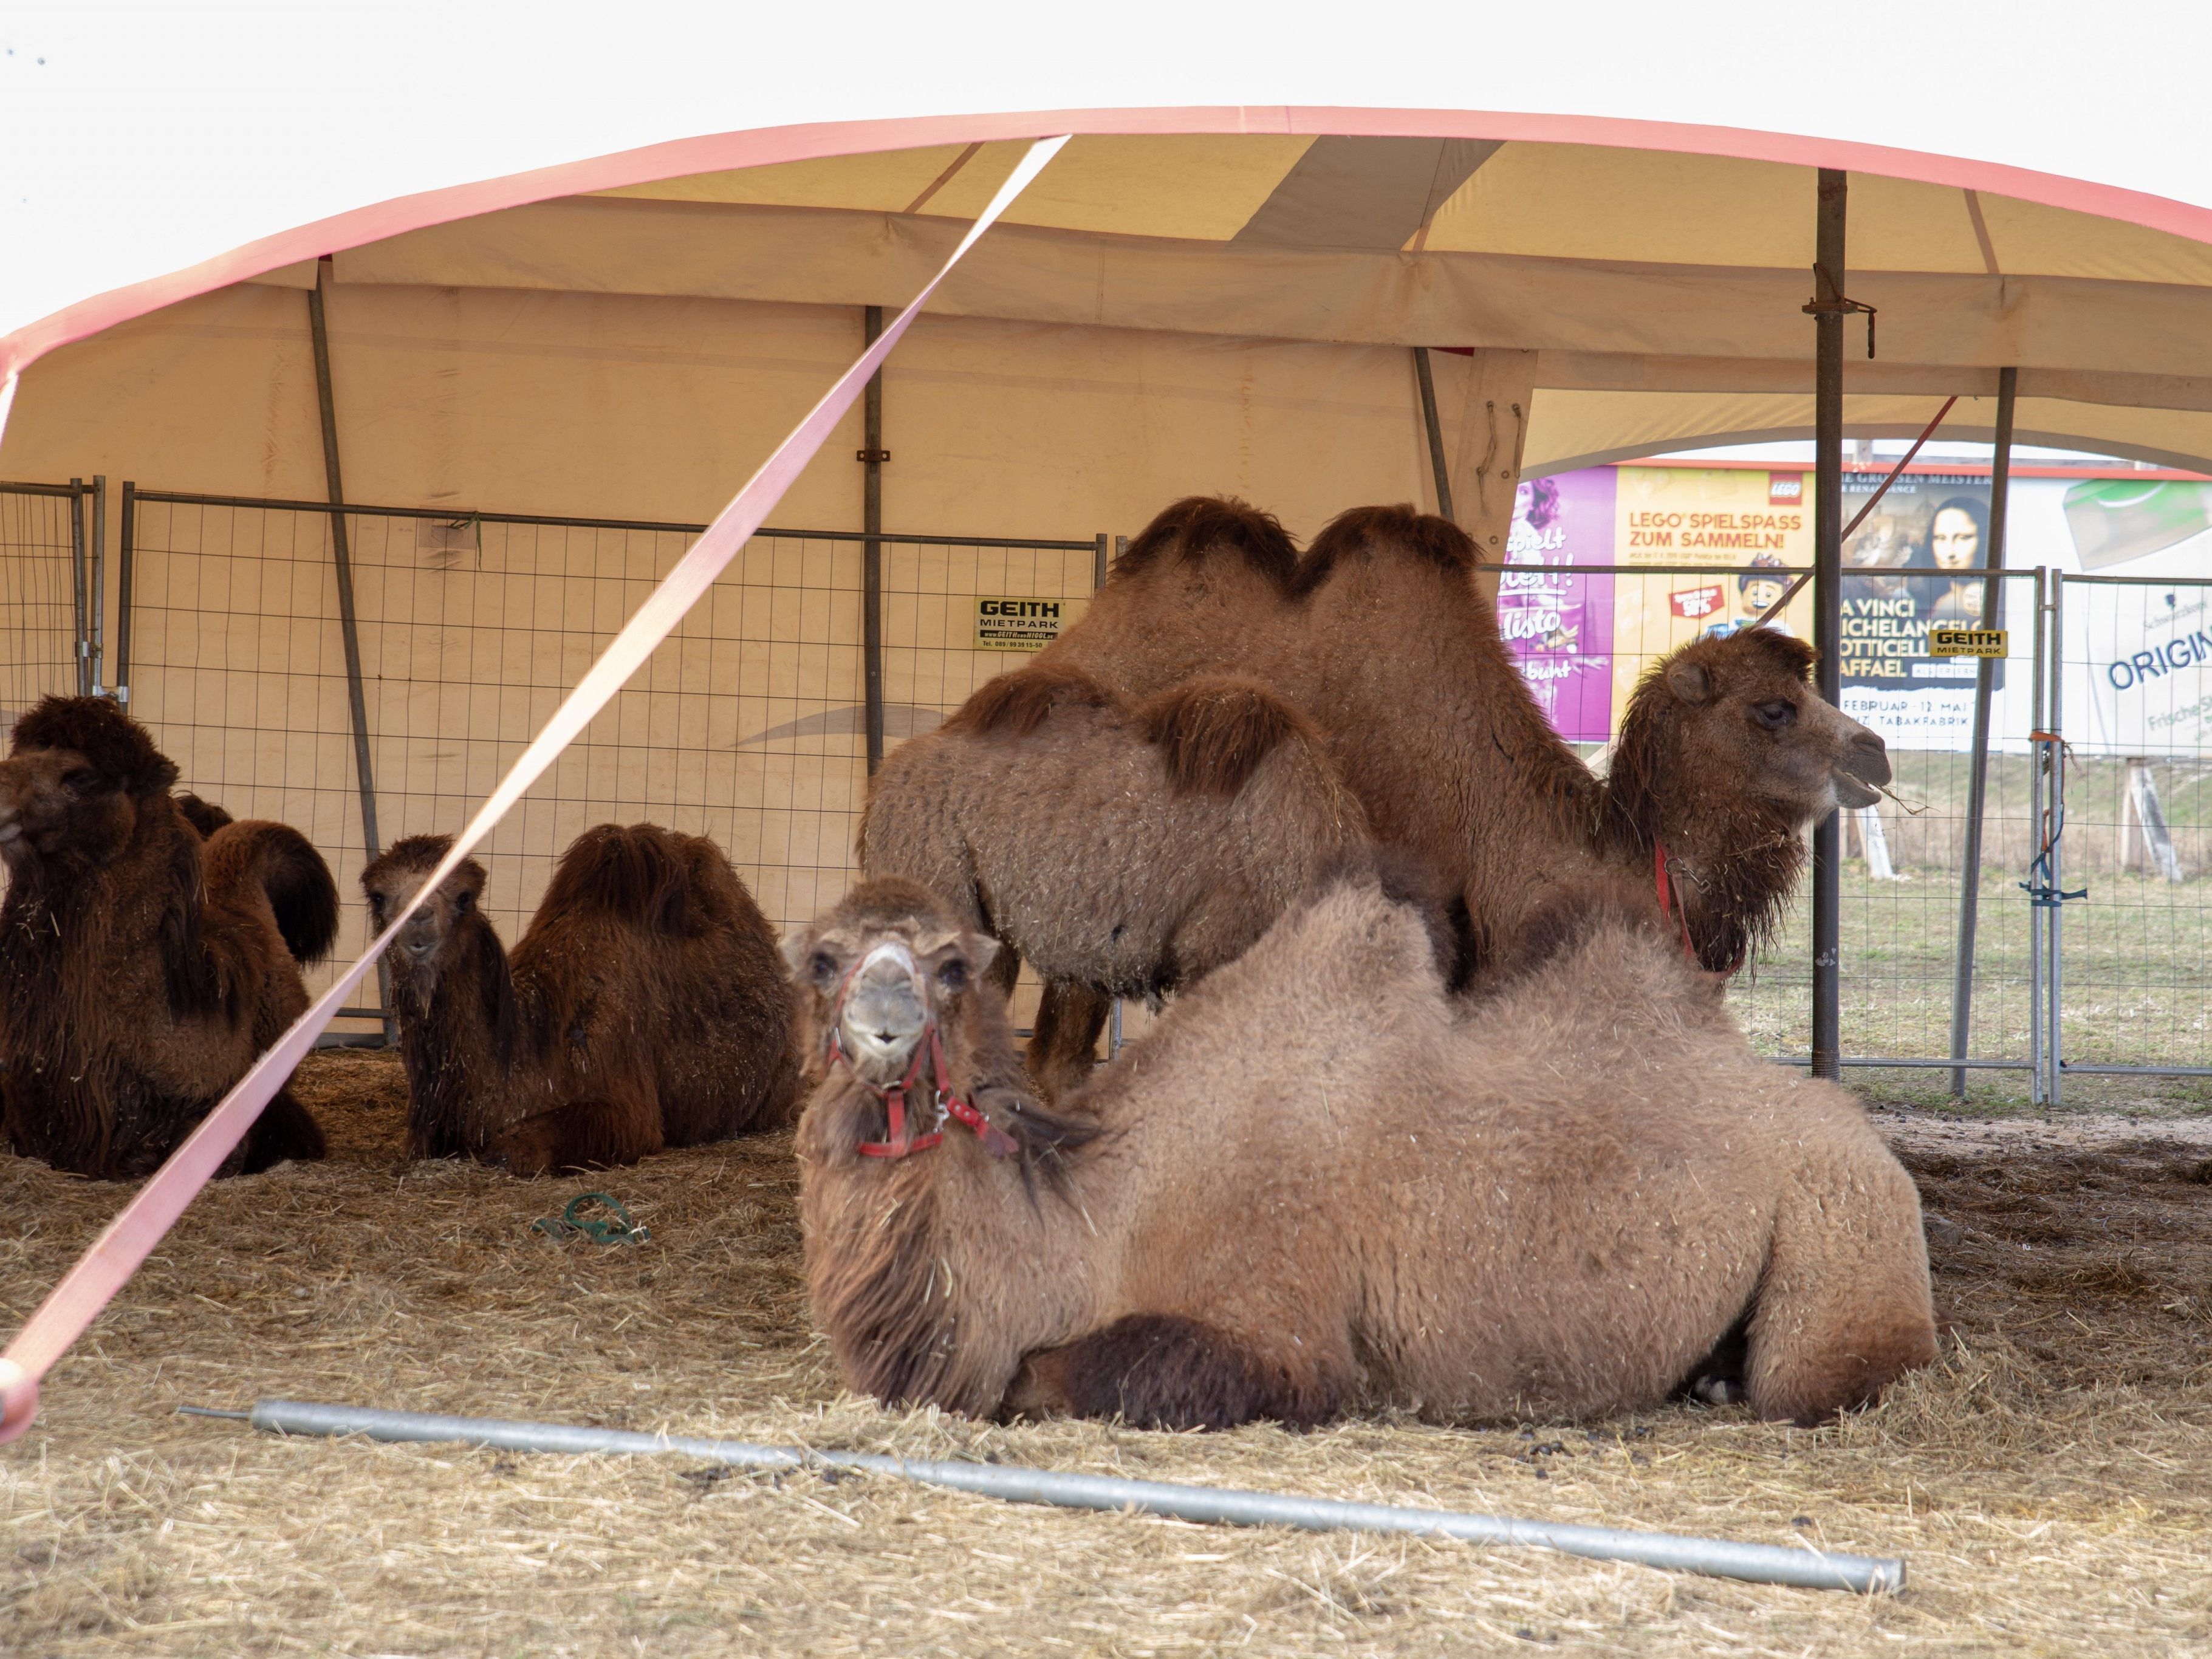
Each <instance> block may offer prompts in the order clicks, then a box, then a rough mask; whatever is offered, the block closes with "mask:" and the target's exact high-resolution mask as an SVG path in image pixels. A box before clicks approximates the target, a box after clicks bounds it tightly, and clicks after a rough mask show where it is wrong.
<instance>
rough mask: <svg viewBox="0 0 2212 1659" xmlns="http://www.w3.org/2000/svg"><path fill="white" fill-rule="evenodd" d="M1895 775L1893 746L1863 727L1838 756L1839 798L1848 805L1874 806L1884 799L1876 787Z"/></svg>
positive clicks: (1838, 799) (1841, 802)
mask: <svg viewBox="0 0 2212 1659" xmlns="http://www.w3.org/2000/svg"><path fill="white" fill-rule="evenodd" d="M1890 777H1891V771H1890V765H1889V745H1888V744H1885V743H1884V742H1883V741H1882V740H1881V735H1880V734H1879V733H1878V732H1869V731H1868V730H1867V729H1866V727H1864V726H1860V727H1859V728H1858V730H1857V732H1853V733H1852V734H1851V738H1850V742H1848V743H1846V744H1844V750H1843V753H1842V754H1840V755H1839V756H1838V757H1836V766H1835V771H1834V778H1835V786H1836V799H1837V801H1838V804H1839V805H1844V806H1849V807H1860V806H1871V805H1874V804H1875V802H1876V801H1877V800H1879V799H1881V793H1880V792H1879V790H1878V789H1877V788H1876V787H1875V786H1877V785H1880V784H1885V783H1887V782H1888V781H1889V780H1890Z"/></svg>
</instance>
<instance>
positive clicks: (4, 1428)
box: [0, 136, 1067, 1442]
mask: <svg viewBox="0 0 2212 1659" xmlns="http://www.w3.org/2000/svg"><path fill="white" fill-rule="evenodd" d="M1066 142H1067V139H1066V137H1065V136H1062V137H1057V138H1045V139H1041V140H1039V141H1038V142H1037V143H1035V144H1032V145H1031V146H1030V150H1029V154H1028V155H1025V156H1024V157H1023V158H1022V161H1021V164H1020V165H1019V166H1018V167H1015V169H1014V170H1013V172H1012V174H1011V175H1010V176H1009V177H1008V178H1007V179H1006V183H1005V184H1003V185H1000V187H999V192H998V194H997V195H995V196H994V197H992V198H991V204H990V205H989V206H988V207H987V208H985V209H984V210H983V215H982V216H981V218H979V219H978V220H976V221H975V223H974V224H972V225H970V226H969V228H968V234H966V235H964V236H963V237H962V238H961V239H960V245H959V246H957V247H956V248H954V249H953V250H952V257H951V258H949V259H947V260H946V261H945V264H944V265H943V267H942V268H941V269H940V270H939V271H938V273H937V275H936V276H933V277H931V278H930V279H929V284H928V286H927V287H926V288H924V289H922V290H921V293H920V294H918V295H915V299H914V301H913V303H912V304H910V305H908V307H907V308H906V309H905V310H904V311H902V312H901V313H899V314H898V317H897V319H896V320H895V321H894V322H893V323H892V324H891V325H890V327H889V328H887V329H885V330H884V331H883V333H882V335H881V336H879V337H878V338H877V340H876V342H875V343H874V344H872V345H871V346H870V347H869V348H868V349H867V350H866V351H865V352H863V353H862V354H861V356H860V361H859V362H856V363H854V365H853V366H852V368H848V369H847V370H846V371H845V373H844V374H843V376H842V378H841V379H840V380H838V381H837V383H836V385H835V386H831V387H830V388H829V392H827V393H826V394H825V395H824V396H823V399H822V401H821V402H820V403H818V404H815V406H814V408H813V410H812V412H811V413H810V414H809V415H808V416H807V417H806V418H805V420H803V421H801V422H799V425H798V427H797V428H796V429H794V430H793V433H792V434H791V435H790V436H789V437H787V438H786V439H785V440H784V441H783V442H782V443H781V445H780V446H778V447H777V449H776V451H775V453H774V454H772V455H770V456H769V458H768V459H767V461H766V462H765V463H763V465H762V466H761V469H760V471H757V472H756V473H754V474H753V476H752V477H751V478H750V480H749V481H747V483H746V484H745V487H744V489H740V490H739V491H738V493H737V495H736V497H735V498H734V499H733V500H732V501H731V502H730V504H729V505H728V506H727V507H724V508H723V509H722V511H721V513H720V515H719V516H718V517H717V518H716V519H715V520H714V523H712V524H711V525H709V526H707V529H706V532H705V533H704V534H702V536H701V537H700V538H699V539H698V540H697V541H696V542H694V543H693V544H691V547H690V550H689V551H687V552H686V553H685V554H684V556H683V558H682V559H680V560H678V562H677V565H676V568H674V569H673V570H671V571H670V572H669V573H668V574H667V575H666V576H665V577H664V578H663V579H662V580H661V583H660V586H658V587H656V588H654V589H653V592H652V593H651V594H650V595H649V596H648V597H647V599H646V601H645V603H644V604H643V605H640V606H639V607H638V610H637V613H636V614H635V616H633V617H631V618H630V619H629V623H626V624H625V625H624V626H623V630H622V632H621V633H619V634H617V635H615V637H614V641H613V642H612V643H611V644H610V645H609V646H608V647H607V648H606V650H605V653H602V654H601V656H600V658H599V660H598V661H597V662H596V663H594V664H592V669H591V671H590V672H589V673H587V674H586V675H585V676H584V678H583V680H582V682H581V683H580V684H578V685H577V687H576V689H575V690H573V691H571V692H570V693H569V694H568V697H567V698H566V699H565V700H564V701H563V702H562V704H561V706H560V708H557V709H556V710H555V711H554V714H553V718H552V719H551V720H548V721H547V722H546V723H545V729H544V731H542V732H539V733H538V736H537V738H535V739H534V740H533V741H532V744H531V745H530V746H529V748H527V749H526V750H523V752H522V757H521V758H520V760H518V761H516V762H515V763H514V766H513V769H511V770H510V771H509V772H508V773H507V775H506V776H505V777H504V778H502V779H501V781H500V783H499V787H497V788H495V789H494V790H493V791H492V793H491V795H490V797H489V799H487V800H486V801H485V802H484V804H483V806H482V807H481V808H480V809H478V811H477V815H476V817H474V818H472V819H471V820H470V822H469V826H468V828H467V829H464V830H463V831H462V832H461V833H460V835H459V836H458V837H456V838H455V840H454V842H453V847H452V849H451V850H450V851H448V852H447V854H446V856H445V859H444V860H443V861H442V862H441V863H440V864H439V866H438V867H437V868H436V869H435V870H434V871H433V872H431V873H430V878H429V879H428V881H426V882H424V883H423V884H422V886H421V887H419V888H418V889H417V890H416V895H415V897H414V898H413V899H412V900H410V902H408V903H407V904H406V905H405V906H404V908H402V909H401V910H400V912H399V913H398V915H395V916H394V917H393V918H392V921H391V924H390V925H389V926H388V927H386V928H385V930H384V932H383V933H381V934H380V935H378V937H377V938H376V939H374V941H372V942H371V943H370V945H369V947H368V950H367V951H364V952H363V953H362V956H361V957H360V958H359V959H358V960H357V961H356V962H355V963H353V964H352V965H351V966H350V967H349V968H347V969H346V970H345V971H344V972H343V973H342V974H340V975H338V977H337V981H336V982H335V983H334V984H332V985H331V987H330V989H329V990H327V991H325V992H324V993H323V994H322V995H321V996H319V997H318V998H317V999H316V1000H315V1002H314V1005H313V1006H312V1007H310V1008H309V1009H308V1010H307V1012H306V1013H304V1014H302V1015H301V1016H300V1018H299V1019H298V1020H297V1021H295V1023H294V1024H293V1026H292V1028H291V1030H288V1031H287V1032H285V1033H284V1035H283V1036H282V1037H280V1038H278V1039H277V1041H276V1044H275V1045H274V1046H273V1047H272V1048H270V1050H269V1052H268V1053H266V1054H264V1055H262V1057H261V1058H260V1060H258V1061H256V1062H255V1064H254V1066H253V1069H252V1071H250V1072H248V1073H246V1075H245V1076H244V1077H242V1078H240V1079H239V1080H238V1083H237V1085H236V1086H235V1087H234V1088H233V1089H232V1090H231V1091H230V1092H229V1093H228V1094H227V1095H225V1096H224V1097H222V1101H221V1103H218V1104H217V1105H216V1108H215V1109H214V1110H213V1111H211V1112H210V1113H209V1114H208V1115H207V1116H206V1117H205V1118H204V1119H203V1120H202V1121H201V1122H200V1124H199V1127H197V1128H196V1129H194V1130H193V1131H192V1133H191V1135H190V1136H188V1137H187V1138H186V1139H185V1142H184V1144H183V1145H182V1146H179V1147H178V1148H177V1150H176V1151H175V1152H173V1153H172V1154H171V1155H170V1158H169V1161H168V1162H167V1163H166V1164H163V1165H162V1166H161V1169H160V1170H157V1171H156V1172H155V1174H154V1176H153V1177H152V1178H151V1179H150V1180H149V1181H148V1182H146V1184H145V1185H144V1186H143V1187H142V1188H139V1189H138V1192H137V1195H136V1196H134V1197H133V1198H132V1199H131V1202H130V1203H129V1204H127V1205H126V1206H124V1209H123V1212H122V1213H121V1214H120V1215H118V1216H117V1217H116V1218H115V1219H114V1220H113V1221H112V1222H110V1223H109V1224H108V1226H107V1231H105V1232H104V1233H102V1234H101V1235H100V1238H99V1240H98V1241H97V1242H96V1243H94V1245H93V1247H92V1248H91V1249H89V1250H88V1251H86V1252H85V1254H84V1255H83V1257H82V1259H81V1260H80V1261H78V1262H77V1264H76V1266H75V1267H72V1268H70V1271H69V1273H67V1275H66V1276H64V1279H62V1282H61V1283H60V1284H59V1285H56V1286H55V1287H54V1289H53V1291H52V1293H51V1294H50V1295H48V1296H47V1297H46V1300H45V1301H44V1302H42V1303H41V1304H39V1307H38V1310H37V1311H36V1312H34V1313H33V1314H32V1316H31V1317H30V1318H29V1320H28V1321H27V1322H25V1324H24V1326H23V1328H22V1329H21V1330H20V1331H18V1332H16V1333H15V1340H13V1341H12V1342H10V1343H9V1345H8V1347H7V1350H6V1352H4V1353H0V1442H5V1441H9V1440H13V1439H14V1438H15V1437H16V1436H18V1435H20V1434H21V1433H22V1432H23V1431H24V1430H26V1429H27V1428H28V1427H30V1425H31V1419H33V1417H34V1416H35V1415H36V1414H37V1412H38V1406H39V1383H40V1380H41V1379H42V1378H44V1377H45V1376H46V1372H47V1371H48V1370H50V1369H51V1368H52V1366H53V1364H54V1363H55V1362H56V1361H57V1360H58V1359H59V1358H61V1357H62V1355H63V1354H64V1353H65V1352H68V1350H69V1346H70V1344H71V1343H73V1342H75V1341H76V1339H77V1338H78V1337H80V1336H82V1334H84V1332H85V1329H86V1328H87V1327H88V1326H89V1325H90V1324H91V1323H92V1322H93V1321H94V1319H96V1318H97V1317H99V1316H100V1310H102V1309H104V1308H105V1307H106V1305H107V1303H108V1300H109V1298H110V1297H112V1296H114V1294H115V1293H116V1291H119V1290H121V1289H122V1288H123V1285H124V1284H125V1281H126V1280H128V1279H130V1277H131V1274H132V1273H136V1272H137V1270H138V1267H139V1264H140V1263H142V1262H143V1261H145V1259H146V1257H147V1256H148V1255H149V1254H150V1253H151V1252H152V1250H153V1249H154V1246H155V1244H157V1243H160V1242H161V1237H162V1235H164V1234H165V1233H167V1231H169V1229H170V1227H171V1226H173V1225H174V1224H175V1222H176V1219H177V1218H178V1217H179V1216H180V1215H182V1214H183V1213H184V1212H185V1206H186V1205H188V1204H190V1203H191V1201H192V1200H193V1198H194V1197H195V1196H196V1195H197V1194H198V1192H199V1190H200V1188H202V1187H204V1186H205V1185H206V1184H207V1183H208V1181H209V1180H210V1177H212V1176H214V1174H215V1172H216V1169H217V1168H219V1167H220V1166H221V1165H222V1161H223V1159H224V1158H227V1157H228V1155H229V1153H230V1150H231V1148H232V1147H234V1146H236V1145H237V1144H238V1142H239V1139H240V1137H242V1136H243V1135H244V1134H245V1133H246V1130H247V1129H248V1128H249V1127H252V1123H253V1121H254V1119H255V1118H257V1117H258V1116H259V1115H261V1109H262V1108H263V1107H264V1106H266V1105H267V1104H268V1103H269V1100H270V1097H271V1096H272V1095H274V1094H275V1093H276V1091H277V1090H278V1088H280V1087H281V1086H282V1085H283V1082H284V1079H287V1078H289V1076H291V1074H292V1071H293V1068H294V1067H295V1066H298V1065H299V1063H300V1061H301V1059H302V1058H304V1057H305V1056H306V1054H307V1050H308V1048H310V1047H311V1046H312V1045H313V1042H314V1040H315V1038H316V1036H318V1035H319V1033H320V1032H321V1031H322V1030H323V1028H324V1027H325V1026H326V1025H328V1024H330V1023H331V1018H333V1017H334V1016H335V1015H336V1014H337V1011H338V1010H339V1008H341V1007H343V1006H344V1005H345V1002H346V1000H347V999H348V998H349V997H350V996H352V995H353V994H354V992H355V990H356V987H359V985H360V984H361V982H362V980H363V979H364V978H365V977H367V975H368V970H369V969H371V968H372V967H373V966H374V965H375V963H376V959H377V957H379V956H380V955H381V954H382V953H383V951H384V948H385V946H386V945H388V944H389V943H390V942H391V940H392V935H393V934H395V933H398V931H399V929H400V927H401V925H402V924H403V923H404V922H405V921H406V920H407V918H408V917H409V916H410V915H413V914H414V913H415V909H416V906H417V905H419V904H421V903H422V901H423V900H424V899H425V898H426V897H428V896H429V894H430V893H431V892H432V891H433V890H435V888H436V887H437V886H438V884H440V883H441V882H442V881H444V880H445V878H447V876H448V875H450V874H452V873H453V870H454V869H455V868H456V867H458V866H459V864H460V862H461V860H463V859H465V858H466V857H467V856H468V855H469V854H470V852H471V850H473V849H474V848H475V847H476V846H477V843H478V842H481V841H482V840H483V838H484V837H485V836H487V835H489V834H490V833H491V830H492V828H493V826H494V825H495V824H497V823H498V822H499V821H500V819H501V817H504V816H506V814H507V810H508V809H509V808H510V807H512V806H513V805H514V804H515V802H517V801H518V800H520V799H522V796H523V794H524V793H525V792H526V790H528V789H529V787H530V786H531V785H532V784H533V783H535V782H536V781H538V777H539V776H540V775H542V774H543V773H544V770H545V769H546V768H547V767H549V766H550V765H551V764H552V763H553V762H554V760H555V759H556V757H558V756H559V755H560V753H561V751H562V750H563V749H566V748H567V747H568V744H570V743H572V742H574V740H575V739H576V738H577V737H579V736H580V734H581V733H582V732H583V730H584V728H585V727H586V726H588V725H589V724H591V721H592V717H593V716H594V715H596V714H598V713H599V710H600V709H602V708H605V706H606V705H607V703H608V702H609V701H610V700H611V699H612V697H613V696H614V695H615V693H616V692H617V691H619V690H622V688H623V684H624V683H625V682H626V681H627V680H629V677H630V676H631V675H632V674H635V672H636V671H638V669H639V668H641V666H643V665H644V663H645V660H646V659H647V658H648V657H650V656H651V655H652V654H653V650H654V648H655V647H658V646H659V643H660V642H661V641H663V640H664V639H665V638H667V637H668V635H669V634H670V633H671V632H672V631H673V630H674V629H675V627H676V625H677V623H679V622H681V621H683V620H684V614H685V613H686V612H687V611H690V609H691V607H692V606H693V605H696V604H697V603H698V601H699V599H701V598H702V596H703V595H704V594H705V593H706V592H707V590H708V587H709V586H712V585H713V584H714V579H715V578H716V577H717V576H719V575H720V574H722V570H723V568H724V567H726V565H727V564H728V563H729V562H730V561H731V559H732V558H733V557H735V556H736V555H737V552H738V549H739V548H741V547H743V546H744V544H745V543H746V541H747V540H748V539H750V537H751V536H752V534H753V532H755V531H757V530H758V529H759V528H760V527H761V526H762V525H763V524H764V523H765V522H767V520H768V515H769V513H771V512H773V511H775V505H776V503H777V502H778V501H781V499H782V498H783V494H784V492H785V491H786V490H787V489H790V488H791V486H792V484H793V482H794V481H795V480H796V479H797V478H798V477H799V473H800V471H802V470H804V469H805V465H806V464H807V463H808V462H809V461H810V460H811V459H813V458H814V453H815V452H816V451H817V450H818V449H820V448H821V447H822V446H823V443H824V442H826V441H828V439H829V435H830V432H831V431H832V430H833V429H834V428H836V424H837V422H839V421H840V420H841V419H842V418H843V416H844V415H845V412H846V410H848V409H850V408H851V407H852V405H853V402H854V399H855V398H858V397H859V396H860V389H861V388H862V387H863V386H866V384H867V382H868V377H869V376H870V375H872V374H874V373H875V372H876V370H877V369H878V368H881V367H882V366H883V362H884V358H886V357H888V356H890V352H891V349H892V348H893V347H894V346H896V345H897V344H898V343H899V340H900V338H901V337H902V336H903V335H904V334H905V333H906V331H907V329H908V326H909V325H911V324H912V323H913V321H914V319H915V317H916V316H917V315H919V314H920V313H921V309H922V307H924V306H926V305H927V304H928V303H929V300H930V296H931V295H933V294H935V293H936V292H937V289H938V285H939V283H942V282H944V280H945V277H946V276H948V275H950V274H951V270H952V268H953V267H954V266H955V265H957V264H959V263H960V261H961V260H962V258H964V257H965V256H966V254H967V252H968V251H969V249H970V248H972V247H973V246H975V243H976V241H977V240H979V239H980V238H981V236H982V234H983V233H984V232H985V231H987V230H988V229H989V228H991V226H992V225H993V223H994V222H996V221H997V219H998V218H999V216H1000V215H1001V214H1003V213H1004V212H1005V211H1006V209H1007V207H1008V206H1009V205H1011V204H1012V202H1013V200H1014V198H1015V197H1018V196H1019V195H1020V194H1021V193H1022V191H1023V190H1024V188H1026V187H1027V185H1029V183H1030V180H1031V179H1035V178H1036V175H1037V174H1038V173H1041V172H1042V171H1043V169H1044V167H1045V164H1046V163H1047V162H1048V161H1051V160H1052V158H1053V157H1054V155H1058V154H1059V152H1060V146H1062V145H1063V144H1065V143H1066ZM14 391H15V384H14V377H13V376H12V375H11V376H9V380H8V383H7V385H6V386H4V388H0V422H4V420H5V416H6V404H7V403H8V402H9V401H12V398H11V397H10V395H9V394H12V393H13V392H14Z"/></svg>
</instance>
